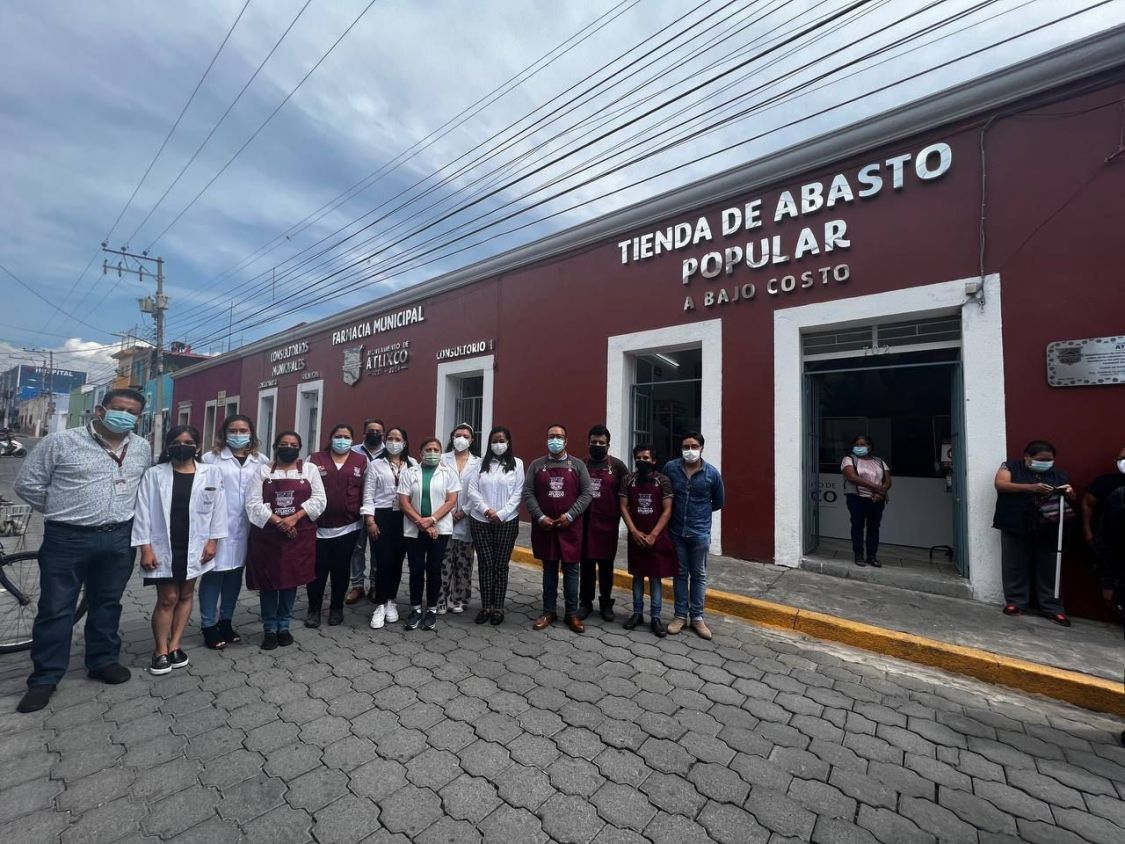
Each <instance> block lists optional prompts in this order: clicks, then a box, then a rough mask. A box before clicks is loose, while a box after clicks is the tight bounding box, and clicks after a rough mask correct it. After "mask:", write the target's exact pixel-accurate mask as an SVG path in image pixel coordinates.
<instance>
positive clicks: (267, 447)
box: [254, 387, 277, 457]
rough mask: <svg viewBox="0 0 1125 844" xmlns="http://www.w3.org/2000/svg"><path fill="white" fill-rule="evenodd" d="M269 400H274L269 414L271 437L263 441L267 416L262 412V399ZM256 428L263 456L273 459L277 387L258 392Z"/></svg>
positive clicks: (259, 447)
mask: <svg viewBox="0 0 1125 844" xmlns="http://www.w3.org/2000/svg"><path fill="white" fill-rule="evenodd" d="M267 398H268V399H272V400H273V402H272V404H271V405H270V407H271V408H272V409H271V410H270V413H269V417H270V425H269V436H268V437H266V438H265V439H263V438H262V437H263V435H264V434H265V433H266V426H265V425H263V424H262V419H263V418H264V416H265V414H263V412H262V399H267ZM254 427H255V430H256V431H257V432H258V439H259V442H260V444H259V446H258V450H259V451H261V452H262V454H264V455H265V456H266V457H272V456H273V438H274V437H275V436H276V435H277V387H270V388H269V389H267V390H259V391H258V412H257V413H256V414H255V416H254Z"/></svg>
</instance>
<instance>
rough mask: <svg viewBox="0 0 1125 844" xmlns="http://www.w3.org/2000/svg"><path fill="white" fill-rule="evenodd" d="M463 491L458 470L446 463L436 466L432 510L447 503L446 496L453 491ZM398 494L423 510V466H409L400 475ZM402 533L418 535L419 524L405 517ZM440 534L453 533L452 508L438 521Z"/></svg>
mask: <svg viewBox="0 0 1125 844" xmlns="http://www.w3.org/2000/svg"><path fill="white" fill-rule="evenodd" d="M460 491H461V479H460V478H458V477H457V472H456V471H455V470H453V469H450V468H449V467H448V466H446V465H445V464H444V463H439V464H438V465H437V466H435V467H434V474H433V477H432V478H430V512H431V513H436V512H437V511H438V509H439V508H441V507H442V506H443V505H444V504H445V496H447V495H449V493H451V492H460ZM398 494H399V495H405V496H407V497H408V498H409V499H410V504H411V505H412V506H413V507H414V511H415V512H416V513H421V512H422V466H421V465H420V464H419V465H415V466H408V467H407V468H405V469H403V470H402V474H401V475H399V476H398ZM402 521H403V524H402V535H403V536H405V537H408V538H411V539H416V538H417V537H418V525H416V524H414V522H412V521H410V520H409V519H403V520H402ZM437 529H438V534H439V535H441V536H449V535H450V534H452V533H453V511H452V510H450V511H449V512H448V513H446V514H445V515H444V516H442V517H441V518H440V519H438V521H437Z"/></svg>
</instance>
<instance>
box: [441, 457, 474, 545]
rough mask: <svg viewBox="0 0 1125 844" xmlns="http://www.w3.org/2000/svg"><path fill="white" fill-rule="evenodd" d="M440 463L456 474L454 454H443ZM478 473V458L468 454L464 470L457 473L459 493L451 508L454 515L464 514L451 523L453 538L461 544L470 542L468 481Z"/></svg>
mask: <svg viewBox="0 0 1125 844" xmlns="http://www.w3.org/2000/svg"><path fill="white" fill-rule="evenodd" d="M441 462H442V464H443V465H445V466H448V467H449V468H450V469H452V470H453V471H454V472H457V453H456V452H453V451H447V452H445V453H444V454H443V455H442V456H441ZM478 471H480V458H479V457H477V456H476V455H475V454H470V455H469V459H468V460H466V461H465V468H464V470H462V471H460V472H457V475H458V477H459V478H460V479H461V491H460V492H459V493H457V506H456V507H454V508H453V512H454V513H456V512H457V511H458V510H460V511H461V512H462V513H464V514H465V518H463V519H461V521H459V522H454V523H453V538H454V539H458V540H460V541H461V542H470V541H472V536H470V534H469V518H468V516H469V499H468V496H467V493H468V490H469V479H470V478H472V476H473V475H475V474H476V473H477V472H478Z"/></svg>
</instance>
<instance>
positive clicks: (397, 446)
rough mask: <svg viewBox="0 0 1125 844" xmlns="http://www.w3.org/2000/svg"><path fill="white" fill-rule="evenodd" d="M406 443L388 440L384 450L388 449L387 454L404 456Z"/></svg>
mask: <svg viewBox="0 0 1125 844" xmlns="http://www.w3.org/2000/svg"><path fill="white" fill-rule="evenodd" d="M404 445H405V443H404V442H403V441H402V440H387V442H386V444H385V445H384V448H386V449H387V454H402V447H403V446H404Z"/></svg>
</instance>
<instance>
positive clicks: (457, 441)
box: [453, 437, 472, 451]
mask: <svg viewBox="0 0 1125 844" xmlns="http://www.w3.org/2000/svg"><path fill="white" fill-rule="evenodd" d="M471 442H472V440H470V439H469V438H468V437H454V438H453V450H454V451H464V450H465V449H467V448H468V447H469V443H471Z"/></svg>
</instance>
